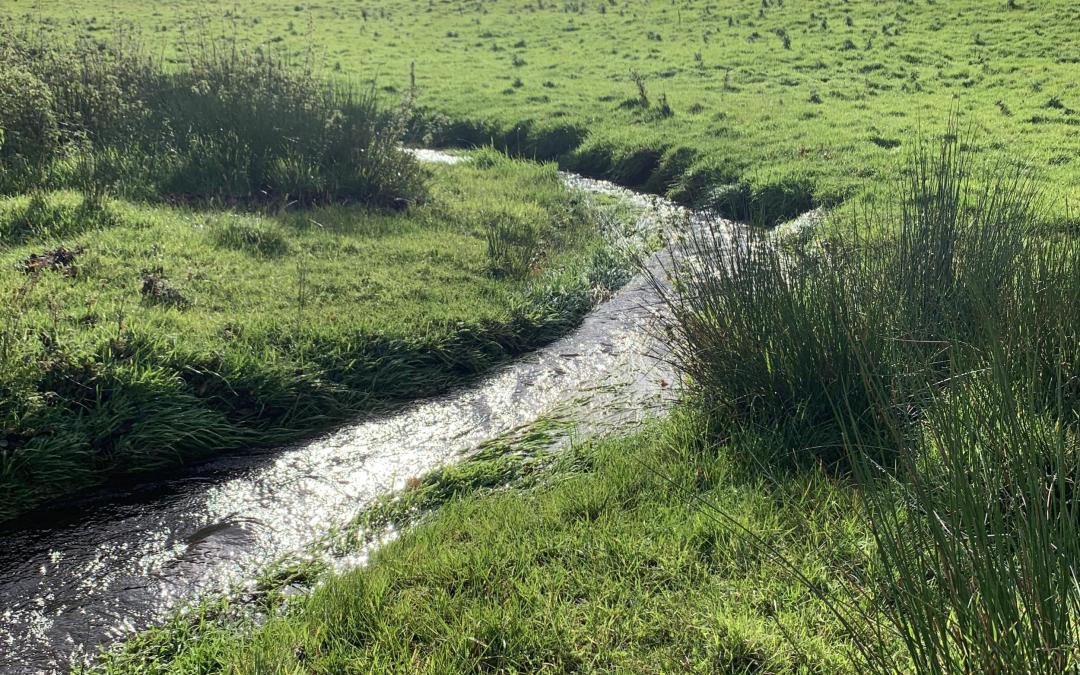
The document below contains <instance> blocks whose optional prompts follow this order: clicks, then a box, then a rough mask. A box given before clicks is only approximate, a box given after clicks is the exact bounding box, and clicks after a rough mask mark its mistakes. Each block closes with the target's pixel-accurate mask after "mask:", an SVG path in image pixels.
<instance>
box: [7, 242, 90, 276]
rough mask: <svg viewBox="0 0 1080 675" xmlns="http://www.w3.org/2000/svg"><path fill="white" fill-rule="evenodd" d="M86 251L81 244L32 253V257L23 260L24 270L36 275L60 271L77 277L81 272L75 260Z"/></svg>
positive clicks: (65, 274) (25, 272) (26, 272)
mask: <svg viewBox="0 0 1080 675" xmlns="http://www.w3.org/2000/svg"><path fill="white" fill-rule="evenodd" d="M85 251H86V249H85V248H83V247H81V246H80V247H79V248H75V249H70V248H65V247H63V246H59V247H57V248H54V249H51V250H48V251H44V252H42V253H31V254H30V257H29V258H27V259H26V260H24V261H23V262H22V265H21V267H22V271H23V273H24V274H29V275H34V276H36V275H38V274H40V273H41V272H59V273H61V274H63V275H64V276H66V277H75V276H78V274H79V268H78V267H77V266H76V265H75V261H76V259H77V258H78V257H79V256H80V255H82V254H83V253H84V252H85Z"/></svg>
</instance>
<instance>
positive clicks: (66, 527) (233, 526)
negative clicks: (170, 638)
mask: <svg viewBox="0 0 1080 675" xmlns="http://www.w3.org/2000/svg"><path fill="white" fill-rule="evenodd" d="M421 158H422V159H425V160H427V161H444V162H451V161H453V160H454V158H453V157H451V156H447V155H441V154H437V153H422V154H421ZM566 180H567V182H568V183H569V184H571V185H572V186H574V187H577V188H579V189H582V190H585V191H589V192H593V193H605V194H615V195H621V196H623V197H625V198H627V199H631V200H636V201H637V203H638V205H639V206H640V207H641V208H642V209H643V211H642V218H653V219H656V218H666V217H670V216H672V215H673V214H674V215H679V214H684V215H685V212H683V211H682V210H681V209H679V208H678V207H675V206H673V205H671V204H669V203H666V202H664V201H663V200H657V199H655V198H645V197H641V196H638V195H633V194H632V193H629V192H627V191H625V190H622V189H620V188H617V187H614V186H612V185H609V184H606V183H602V182H598V181H590V180H587V179H583V178H579V177H574V176H566ZM649 264H650V265H651V266H653V268H654V269H656V270H659V269H660V266H662V265H663V258H662V255H658V256H655V257H654V258H653V259H652V260H651V262H650V263H649ZM657 311H661V310H660V305H659V299H658V297H657V294H656V292H655V291H654V289H653V288H652V285H651V284H650V282H649V281H648V280H647V279H646V278H645V276H639V277H637V278H635V279H634V280H632V281H631V282H630V283H628V284H627V285H626V286H625V287H623V288H622V289H621V290H620V291H618V292H617V293H616V294H615V295H614V296H613V297H611V298H610V299H608V300H607V301H606V302H604V303H602V304H600V305H599V306H598V307H597V308H596V309H595V310H594V311H593V312H592V313H591V314H590V315H589V316H588V317H587V318H586V319H585V321H584V323H583V324H582V325H581V327H580V328H578V329H577V330H576V331H575V332H573V333H572V334H571V335H569V336H567V337H565V338H564V339H562V340H560V341H558V342H556V343H554V344H551V345H549V346H548V347H546V348H544V349H541V350H539V351H537V352H535V353H533V354H531V355H529V356H526V357H523V358H521V359H519V360H516V361H514V362H513V363H510V364H508V365H506V366H504V367H502V368H501V369H499V370H497V371H495V372H493V373H492V374H490V375H489V376H487V377H485V378H484V379H482V380H480V381H478V382H476V383H474V384H473V385H470V386H467V387H463V388H460V389H458V390H455V391H451V392H449V393H447V394H446V395H444V396H441V397H438V398H434V399H428V400H423V401H419V402H416V403H413V404H411V405H408V406H405V407H403V408H400V409H398V410H397V411H395V412H392V413H388V414H385V415H381V416H376V417H370V418H367V419H364V420H363V421H360V422H358V423H356V424H354V425H351V426H347V427H344V428H342V429H340V430H338V431H335V432H333V433H330V434H327V435H325V436H323V437H321V438H318V439H316V440H313V441H310V442H306V443H304V444H301V445H297V446H294V447H286V448H281V449H277V450H274V451H270V452H267V451H260V452H256V453H245V454H238V455H233V456H229V457H224V458H220V459H216V460H213V461H210V462H207V463H205V464H202V465H199V466H195V467H189V468H185V470H184V471H183V472H182V474H181V475H178V476H177V477H176V478H174V479H171V480H166V481H159V482H154V483H148V484H144V485H140V486H137V487H134V488H130V489H126V490H125V491H121V492H119V493H117V494H114V495H110V498H109V499H108V501H103V502H99V503H91V504H89V505H84V506H81V507H79V508H78V509H69V510H68V512H67V513H63V514H57V515H54V516H50V517H49V522H43V523H41V524H40V525H38V526H37V527H34V528H29V529H22V530H18V531H13V532H7V533H2V534H0V672H3V673H36V672H56V671H63V670H66V669H67V668H68V667H69V665H70V664H72V663H79V662H84V661H85V660H86V659H87V658H88V657H89V656H91V655H92V654H93V653H95V652H96V651H97V649H99V648H100V647H102V646H104V645H108V644H109V643H111V642H114V641H116V640H118V639H121V638H123V637H125V636H127V635H129V634H131V633H132V632H133V631H135V630H139V629H141V628H145V627H146V626H148V625H151V624H153V623H154V622H155V621H159V620H161V619H162V618H163V617H164V616H165V615H166V614H167V613H168V612H169V611H170V610H172V609H173V608H175V607H177V606H178V605H182V604H184V603H187V602H190V601H191V600H192V599H194V598H197V597H198V596H199V595H200V594H204V593H207V592H212V591H218V590H224V589H225V588H226V587H227V586H229V585H230V584H235V583H238V582H240V581H242V580H244V579H245V578H250V577H251V576H252V575H253V574H254V573H255V572H256V571H257V570H258V569H259V568H260V567H261V566H263V565H265V564H266V563H267V562H269V561H271V560H273V559H275V558H277V557H278V556H281V555H285V554H288V553H290V552H296V551H300V550H303V549H304V548H305V547H308V546H310V545H311V544H312V543H313V542H314V541H316V540H317V539H318V538H319V537H320V536H321V535H322V534H324V533H326V532H327V530H329V529H330V528H332V527H334V526H335V525H340V524H343V523H346V522H347V521H348V520H350V519H351V518H352V517H353V516H355V515H356V514H357V512H358V511H359V510H361V509H362V508H363V507H364V506H365V505H367V504H370V503H371V501H372V500H373V499H375V498H376V497H378V496H379V495H382V494H385V493H386V492H387V491H390V490H394V489H399V488H400V487H402V486H403V485H404V484H405V482H406V481H407V480H408V479H409V478H411V477H414V476H417V475H420V474H423V473H425V472H427V471H429V470H431V469H432V468H435V467H437V466H439V465H441V464H445V463H447V462H451V461H454V460H456V459H460V458H462V457H463V456H467V454H468V453H469V451H470V450H472V449H474V448H476V447H477V446H478V445H479V444H480V443H481V442H483V441H485V440H487V439H490V438H493V437H496V436H499V435H500V434H503V433H506V432H508V431H511V430H513V429H514V428H516V427H518V426H520V425H522V424H526V423H528V422H531V421H533V420H536V419H538V418H540V417H543V416H546V415H550V414H552V413H555V412H559V413H560V414H567V413H569V414H570V415H571V416H572V418H573V419H575V420H581V421H582V422H583V426H582V427H581V431H580V432H579V433H585V434H588V433H597V432H602V431H604V430H607V429H612V428H615V427H616V426H618V427H619V428H625V427H626V426H627V425H632V424H633V423H634V422H635V421H637V420H640V419H643V418H646V417H650V416H653V415H656V414H658V413H659V412H660V411H661V410H662V409H663V408H664V407H665V406H666V405H667V404H668V402H669V401H670V399H671V398H672V397H671V395H670V392H671V390H672V387H671V386H670V384H671V383H672V382H674V381H675V377H674V375H673V373H672V372H670V370H669V368H668V367H667V366H666V365H665V364H664V362H663V360H662V359H657V358H656V357H657V356H662V351H661V350H662V348H661V347H660V345H659V344H658V343H657V342H656V341H655V340H653V338H652V337H651V335H652V333H651V331H650V330H649V325H650V322H651V321H652V319H653V317H654V313H655V312H657Z"/></svg>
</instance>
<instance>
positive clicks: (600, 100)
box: [0, 0, 1080, 226]
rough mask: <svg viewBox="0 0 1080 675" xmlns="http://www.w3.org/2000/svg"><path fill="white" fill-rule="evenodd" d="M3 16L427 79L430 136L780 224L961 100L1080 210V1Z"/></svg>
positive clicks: (422, 110)
mask: <svg viewBox="0 0 1080 675" xmlns="http://www.w3.org/2000/svg"><path fill="white" fill-rule="evenodd" d="M0 5H6V8H7V9H8V10H9V19H8V20H9V22H10V23H12V24H17V23H18V22H20V21H22V20H23V18H24V14H29V15H30V16H32V17H34V18H39V19H40V18H44V19H47V20H48V21H49V22H50V26H49V27H48V34H50V35H58V36H65V37H70V36H76V35H77V36H80V37H84V38H86V39H88V40H91V41H93V42H98V41H108V40H111V39H113V38H112V36H113V33H114V31H116V30H121V29H124V28H125V27H126V26H131V25H133V26H135V27H136V28H137V29H138V30H140V31H142V33H143V35H145V36H146V37H145V38H144V39H146V40H147V41H148V42H149V43H150V44H152V45H153V47H154V49H155V50H157V49H162V50H164V52H163V53H164V54H166V56H167V58H168V59H169V60H170V61H175V62H176V63H184V62H187V61H190V60H191V59H192V57H193V54H197V52H198V48H197V45H196V44H192V43H193V41H192V40H191V39H190V37H188V36H190V35H191V33H192V31H193V27H195V28H194V32H195V33H198V32H199V31H201V30H205V29H206V27H207V26H209V27H212V29H213V30H217V31H220V32H221V33H223V34H227V35H230V36H232V35H239V36H242V38H243V39H245V40H250V41H251V42H252V43H261V44H265V45H267V46H268V47H270V48H272V49H274V50H277V51H278V52H284V53H292V54H297V55H308V54H310V55H312V56H313V57H314V58H315V59H316V60H318V61H319V62H320V63H324V64H325V65H326V66H327V67H328V68H330V69H334V70H338V71H339V72H340V73H342V75H343V76H345V77H350V78H351V77H357V76H360V77H365V78H367V77H370V78H372V79H373V80H374V79H376V78H377V86H378V87H380V88H381V89H383V90H385V91H386V93H387V94H388V95H391V96H398V95H402V94H404V93H405V92H408V91H410V89H411V87H412V85H413V83H415V85H416V87H417V101H416V103H417V111H416V112H417V113H418V115H417V116H416V119H415V122H414V125H413V129H412V132H413V135H414V137H415V139H416V140H417V141H418V142H421V143H427V144H431V143H445V144H450V145H462V144H464V145H470V144H487V143H490V142H492V141H493V142H494V143H495V144H496V145H497V146H499V147H501V148H506V149H507V150H509V151H511V152H513V153H518V154H521V155H523V156H526V157H530V158H531V157H539V158H559V160H560V162H561V163H562V164H563V166H564V167H566V168H570V169H573V170H575V171H579V172H582V173H586V174H589V175H596V176H602V177H607V178H612V179H615V180H616V181H619V182H621V183H624V184H626V185H630V186H640V187H644V188H645V189H648V190H651V191H655V192H668V193H670V194H672V195H673V196H675V197H677V198H680V199H687V200H689V199H696V198H702V197H709V196H710V195H711V196H712V197H716V196H717V195H716V194H713V193H714V189H715V188H717V187H720V186H728V185H733V186H735V188H734V189H735V190H736V191H737V192H738V193H739V194H741V195H744V196H747V197H749V198H750V202H751V204H752V208H753V209H754V210H755V211H758V212H761V213H764V214H765V215H766V216H768V217H770V218H771V217H773V216H780V215H791V214H794V213H797V212H798V211H800V210H805V208H806V207H808V206H810V205H820V204H829V203H834V202H836V201H838V200H841V199H845V198H848V197H850V196H852V195H859V194H866V193H869V194H876V193H877V192H878V189H879V188H880V187H882V185H883V184H884V181H887V180H888V178H889V177H890V176H891V175H892V173H893V171H894V165H895V161H896V159H897V157H898V156H899V155H902V154H903V153H904V152H905V151H906V150H909V149H910V143H911V141H912V139H913V138H914V137H915V136H916V135H917V132H918V131H919V129H920V127H921V126H923V125H925V124H927V123H932V122H933V121H935V120H940V119H943V118H944V117H945V116H946V115H947V114H948V113H949V112H951V111H953V110H955V109H959V110H960V111H961V112H962V113H963V115H964V118H965V120H967V122H968V123H970V124H971V125H972V126H973V127H975V129H976V130H978V131H981V132H985V135H982V136H980V138H981V140H980V142H979V143H978V145H977V146H976V147H975V148H974V150H975V151H976V152H977V153H979V154H985V153H1001V154H1006V155H1010V156H1013V157H1017V158H1020V159H1023V160H1030V161H1032V162H1033V163H1034V164H1035V165H1037V166H1038V167H1039V168H1040V169H1042V170H1043V171H1044V173H1045V181H1046V185H1047V186H1048V187H1051V188H1052V191H1053V192H1054V194H1055V196H1056V197H1057V198H1058V201H1057V202H1056V203H1055V204H1053V205H1051V213H1050V215H1051V216H1052V218H1051V220H1052V221H1053V222H1055V223H1056V224H1057V225H1059V226H1062V225H1066V224H1067V223H1070V222H1072V221H1073V220H1075V219H1074V218H1072V216H1071V215H1070V214H1069V209H1068V207H1067V205H1066V200H1068V202H1069V203H1073V204H1075V203H1076V202H1077V200H1078V198H1080V192H1078V190H1080V187H1078V186H1080V182H1078V180H1080V164H1078V163H1077V160H1076V159H1075V158H1076V157H1077V156H1078V152H1077V150H1078V146H1077V140H1076V135H1075V133H1073V130H1074V129H1075V124H1074V123H1075V122H1076V120H1077V117H1076V115H1075V111H1076V110H1078V109H1080V101H1076V100H1073V99H1072V94H1071V91H1072V90H1073V89H1074V88H1075V87H1074V85H1075V63H1076V60H1077V58H1078V55H1077V54H1076V53H1074V52H1075V50H1074V49H1073V48H1072V47H1071V46H1070V45H1071V44H1072V42H1071V40H1070V37H1071V36H1072V35H1074V34H1075V33H1076V30H1077V27H1078V22H1080V16H1078V15H1077V13H1076V11H1075V8H1074V6H1073V3H1071V2H1069V1H1068V0H1046V1H1040V2H1022V1H1021V2H1005V1H1004V0H1003V1H1002V2H992V3H987V2H983V1H982V0H952V1H951V2H948V3H925V2H915V3H906V2H899V3H897V2H870V1H865V2H862V1H860V2H847V3H836V2H831V1H829V0H813V1H811V2H799V3H794V2H786V3H784V2H773V1H769V2H760V1H757V0H753V1H751V0H678V2H674V3H673V2H670V1H669V0H630V1H628V2H619V3H616V4H612V3H610V2H572V3H564V2H530V3H507V2H475V3H466V4H462V3H457V2H432V3H417V2H412V1H411V0H388V1H386V2H379V3H355V4H352V5H348V6H341V5H337V4H333V3H299V4H297V3H284V2H277V1H276V0H257V1H255V2H249V3H244V4H243V5H242V6H228V7H225V6H222V5H214V4H207V3H203V2H190V3H173V4H170V5H169V6H159V5H153V6H151V5H146V4H145V3H139V2H133V1H132V0H106V1H105V2H93V3H89V2H78V1H76V2H60V1H58V0H39V1H38V2H35V3H34V5H33V7H32V8H31V9H29V10H28V9H26V8H25V5H22V4H19V3H15V2H7V3H0ZM312 45H317V46H316V47H314V48H312ZM726 189H731V188H726Z"/></svg>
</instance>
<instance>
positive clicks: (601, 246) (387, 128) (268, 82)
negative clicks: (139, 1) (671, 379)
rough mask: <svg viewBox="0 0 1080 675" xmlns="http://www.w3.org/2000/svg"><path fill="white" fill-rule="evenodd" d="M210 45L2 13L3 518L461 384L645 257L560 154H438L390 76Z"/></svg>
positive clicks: (555, 325) (575, 310)
mask: <svg viewBox="0 0 1080 675" xmlns="http://www.w3.org/2000/svg"><path fill="white" fill-rule="evenodd" d="M193 49H194V51H192V52H189V56H190V58H189V59H187V61H186V62H185V63H184V64H183V66H180V67H177V66H175V65H170V64H167V63H165V62H164V61H163V60H162V59H160V58H156V57H154V56H153V55H151V54H150V53H149V52H148V51H147V50H145V49H144V48H143V46H142V45H141V44H140V43H139V42H137V41H135V40H133V39H119V38H118V39H117V40H115V41H113V42H111V43H110V44H109V45H98V44H95V43H92V42H88V41H85V40H77V39H70V40H51V39H50V38H49V35H48V33H47V31H44V32H43V31H42V24H37V23H28V24H26V25H22V26H11V25H6V26H3V27H0V130H2V132H3V135H2V137H0V297H3V298H4V303H5V310H4V313H3V315H2V316H0V493H2V495H3V496H2V497H0V522H2V521H6V520H8V519H10V518H12V517H13V516H16V515H18V514H20V513H23V512H25V511H26V510H28V509H29V508H32V507H34V506H37V505H41V504H48V503H49V502H50V501H51V500H54V499H56V498H57V497H61V496H67V495H71V494H76V493H79V492H81V491H84V490H86V489H88V488H94V487H98V486H101V485H103V484H104V483H105V482H107V481H109V480H111V479H114V478H118V477H129V476H131V475H132V474H139V473H145V472H148V471H154V470H160V469H164V468H168V467H172V466H175V465H177V464H180V463H183V462H189V461H193V460H197V459H199V458H203V457H207V456H209V455H211V454H213V453H218V452H224V451H228V450H235V449H240V448H245V447H251V446H269V445H276V444H280V443H285V442H289V441H291V440H294V439H297V438H299V437H301V436H303V435H305V434H310V433H312V432H315V431H318V430H323V429H326V428H328V427H330V426H331V425H333V424H335V423H338V422H340V421H342V420H345V419H348V418H349V417H350V416H353V415H356V414H357V413H359V412H363V411H371V410H374V409H376V408H380V407H384V406H386V405H389V404H392V403H394V402H399V401H403V400H406V399H410V398H415V397H418V396H423V395H428V394H432V393H434V392H438V391H441V390H444V389H446V388H447V387H449V386H450V385H453V384H456V383H459V382H463V381H465V380H467V379H468V378H470V377H473V376H475V375H477V374H479V373H482V372H484V371H485V370H487V369H489V368H490V367H492V366H493V365H494V364H497V363H499V362H501V361H504V360H506V359H507V358H510V357H511V356H514V355H516V354H520V353H522V352H524V351H526V350H529V349H533V348H535V347H537V346H539V345H542V344H544V343H546V342H548V341H550V340H552V339H554V338H555V337H557V336H559V335H561V334H563V333H565V332H566V331H567V330H568V329H569V328H571V327H572V326H574V325H576V324H577V322H578V321H579V320H580V319H581V317H582V316H583V315H584V314H585V312H587V311H588V309H589V308H590V307H591V306H592V305H593V304H594V303H595V302H596V301H597V300H598V299H599V298H602V297H604V295H605V294H606V293H608V292H610V290H611V289H612V288H613V287H615V286H617V285H618V284H620V283H621V282H622V281H623V280H624V279H625V278H626V271H627V267H628V262H627V260H628V259H627V257H626V256H627V252H626V251H620V252H615V251H614V248H613V245H612V243H613V242H612V241H611V240H605V238H604V233H603V232H602V231H601V230H602V229H603V228H602V227H601V223H600V222H599V221H598V220H597V219H596V218H595V216H596V214H597V212H596V210H595V209H594V208H592V207H591V206H589V205H587V204H586V203H585V200H584V199H583V198H582V196H581V195H576V194H571V193H570V191H568V190H567V189H566V188H565V187H564V185H563V183H562V181H561V179H560V178H559V175H558V172H557V171H556V168H555V166H554V165H539V164H529V163H520V164H515V163H513V162H511V161H509V160H507V159H506V158H505V156H503V155H501V154H499V153H497V152H494V151H491V150H488V151H486V152H479V153H476V154H475V155H474V157H473V158H472V161H471V162H470V163H468V165H462V166H457V167H454V168H447V167H442V168H437V169H432V170H428V169H424V168H422V167H421V166H420V164H419V163H418V162H417V161H416V159H415V158H413V157H412V155H410V154H409V153H407V152H404V151H403V150H402V149H401V147H400V144H401V143H402V141H403V135H404V133H405V120H406V118H407V110H405V109H403V108H402V107H401V106H400V105H398V104H397V103H389V102H386V101H383V100H381V99H380V98H379V97H378V96H377V95H376V93H375V91H374V90H373V89H371V88H370V87H363V88H358V87H355V86H353V85H351V84H349V83H347V82H343V81H339V80H333V79H329V78H327V77H325V76H324V75H325V74H320V73H319V72H318V71H317V70H316V68H315V67H314V66H313V65H311V64H310V62H302V61H297V60H290V59H287V58H279V57H278V56H276V55H274V54H272V53H267V52H265V51H263V50H261V49H253V50H247V49H245V48H244V46H243V45H242V44H240V43H238V42H235V41H232V42H229V41H221V40H217V39H215V38H213V37H210V38H208V39H206V40H204V41H199V42H198V47H197V49H195V48H193ZM406 103H407V102H406Z"/></svg>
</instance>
